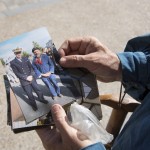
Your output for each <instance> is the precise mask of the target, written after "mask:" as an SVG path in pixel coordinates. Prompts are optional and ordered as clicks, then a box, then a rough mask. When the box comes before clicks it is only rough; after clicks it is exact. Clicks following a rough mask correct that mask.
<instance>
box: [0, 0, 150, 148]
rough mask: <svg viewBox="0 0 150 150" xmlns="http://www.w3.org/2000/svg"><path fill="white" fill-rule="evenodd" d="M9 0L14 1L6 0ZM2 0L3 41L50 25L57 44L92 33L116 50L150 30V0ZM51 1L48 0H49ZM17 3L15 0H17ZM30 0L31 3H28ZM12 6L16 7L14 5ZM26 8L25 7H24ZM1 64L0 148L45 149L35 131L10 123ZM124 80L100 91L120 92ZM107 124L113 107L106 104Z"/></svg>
mask: <svg viewBox="0 0 150 150" xmlns="http://www.w3.org/2000/svg"><path fill="white" fill-rule="evenodd" d="M6 1H7V2H8V4H9V3H10V2H12V1H9V0H6ZM6 1H3V0H0V10H1V11H0V29H1V30H0V35H1V36H0V41H4V40H7V39H9V38H12V37H14V36H16V35H19V34H21V33H24V32H27V31H31V30H33V29H35V28H39V27H43V26H45V27H47V29H48V31H49V33H50V34H51V36H52V38H53V40H54V42H55V45H56V47H57V48H59V46H60V45H61V44H62V42H63V41H64V40H65V39H67V38H69V37H76V36H86V35H92V36H95V37H97V38H98V39H99V40H100V41H101V42H102V43H104V44H105V45H107V47H108V48H109V49H111V50H112V51H114V52H121V51H123V50H124V47H125V45H126V42H127V41H128V40H129V39H130V38H133V37H135V36H138V35H143V34H147V33H149V32H150V11H149V10H150V2H149V0H142V1H141V0H136V1H135V0H126V1H125V0H124V1H120V0H92V1H91V0H76V1H73V0H57V1H56V2H54V1H51V2H47V3H46V0H43V3H42V1H41V0H39V1H38V0H37V1H36V0H35V2H34V3H31V2H30V1H31V0H30V1H26V2H25V3H22V4H19V3H17V1H16V3H17V4H16V5H14V4H13V5H12V4H11V3H10V5H9V7H8V4H7V5H5V4H6V3H4V2H6ZM47 1H48V0H47ZM13 2H14V3H15V1H13ZM27 2H28V3H29V2H30V5H25V4H27ZM10 6H12V7H10ZM21 10H23V11H21ZM3 74H4V70H3V68H2V66H0V118H1V121H0V149H2V150H42V149H44V148H43V146H42V144H41V141H40V139H39V137H38V136H37V134H36V133H35V131H30V132H26V133H20V134H17V135H15V134H14V133H13V132H12V131H11V129H10V127H9V126H7V125H6V124H7V123H6V118H7V116H6V110H7V109H6V108H7V105H6V95H5V89H4V88H3V87H4V83H3V79H2V75H3ZM119 86H120V84H119V83H117V82H114V83H100V82H99V91H100V94H103V93H119V92H118V90H119ZM102 110H103V121H102V122H103V125H104V126H105V125H106V123H107V120H108V117H109V115H110V109H109V108H108V107H105V106H102Z"/></svg>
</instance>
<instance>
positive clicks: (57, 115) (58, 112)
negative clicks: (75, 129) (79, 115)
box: [52, 104, 71, 136]
mask: <svg viewBox="0 0 150 150" xmlns="http://www.w3.org/2000/svg"><path fill="white" fill-rule="evenodd" d="M52 115H53V119H54V122H55V125H56V127H57V128H58V130H59V131H60V133H61V134H62V136H63V135H66V134H67V133H68V130H69V129H70V128H71V127H70V126H69V124H68V123H67V116H66V113H65V111H64V109H63V108H62V107H61V106H60V105H59V104H54V105H53V106H52Z"/></svg>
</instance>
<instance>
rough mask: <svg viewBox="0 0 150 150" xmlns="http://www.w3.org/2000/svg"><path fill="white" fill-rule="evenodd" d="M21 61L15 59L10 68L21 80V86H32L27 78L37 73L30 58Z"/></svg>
mask: <svg viewBox="0 0 150 150" xmlns="http://www.w3.org/2000/svg"><path fill="white" fill-rule="evenodd" d="M21 61H22V62H21ZM21 61H19V60H18V59H17V58H15V59H13V60H12V61H11V62H10V66H11V68H12V70H13V72H14V73H15V75H16V76H17V77H18V78H19V80H20V83H21V85H22V86H25V85H28V84H31V83H30V81H27V77H28V76H34V75H35V72H34V70H33V68H32V65H31V63H30V61H29V59H28V58H25V57H23V58H22V59H21Z"/></svg>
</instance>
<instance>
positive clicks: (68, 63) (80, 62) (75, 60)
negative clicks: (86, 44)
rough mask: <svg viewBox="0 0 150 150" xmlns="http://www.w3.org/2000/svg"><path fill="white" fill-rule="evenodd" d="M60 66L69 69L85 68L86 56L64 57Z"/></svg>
mask: <svg viewBox="0 0 150 150" xmlns="http://www.w3.org/2000/svg"><path fill="white" fill-rule="evenodd" d="M60 65H61V66H63V67H67V68H76V67H85V56H84V55H70V56H64V57H62V58H61V59H60Z"/></svg>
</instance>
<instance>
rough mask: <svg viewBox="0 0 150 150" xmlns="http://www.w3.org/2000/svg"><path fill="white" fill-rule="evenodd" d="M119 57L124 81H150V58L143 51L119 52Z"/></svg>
mask: <svg viewBox="0 0 150 150" xmlns="http://www.w3.org/2000/svg"><path fill="white" fill-rule="evenodd" d="M118 57H119V59H120V61H121V67H122V81H123V82H124V83H130V82H137V83H140V84H143V85H146V84H147V83H149V82H150V81H149V78H150V70H149V64H150V60H149V59H148V56H146V55H145V54H144V53H143V52H124V53H118Z"/></svg>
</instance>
